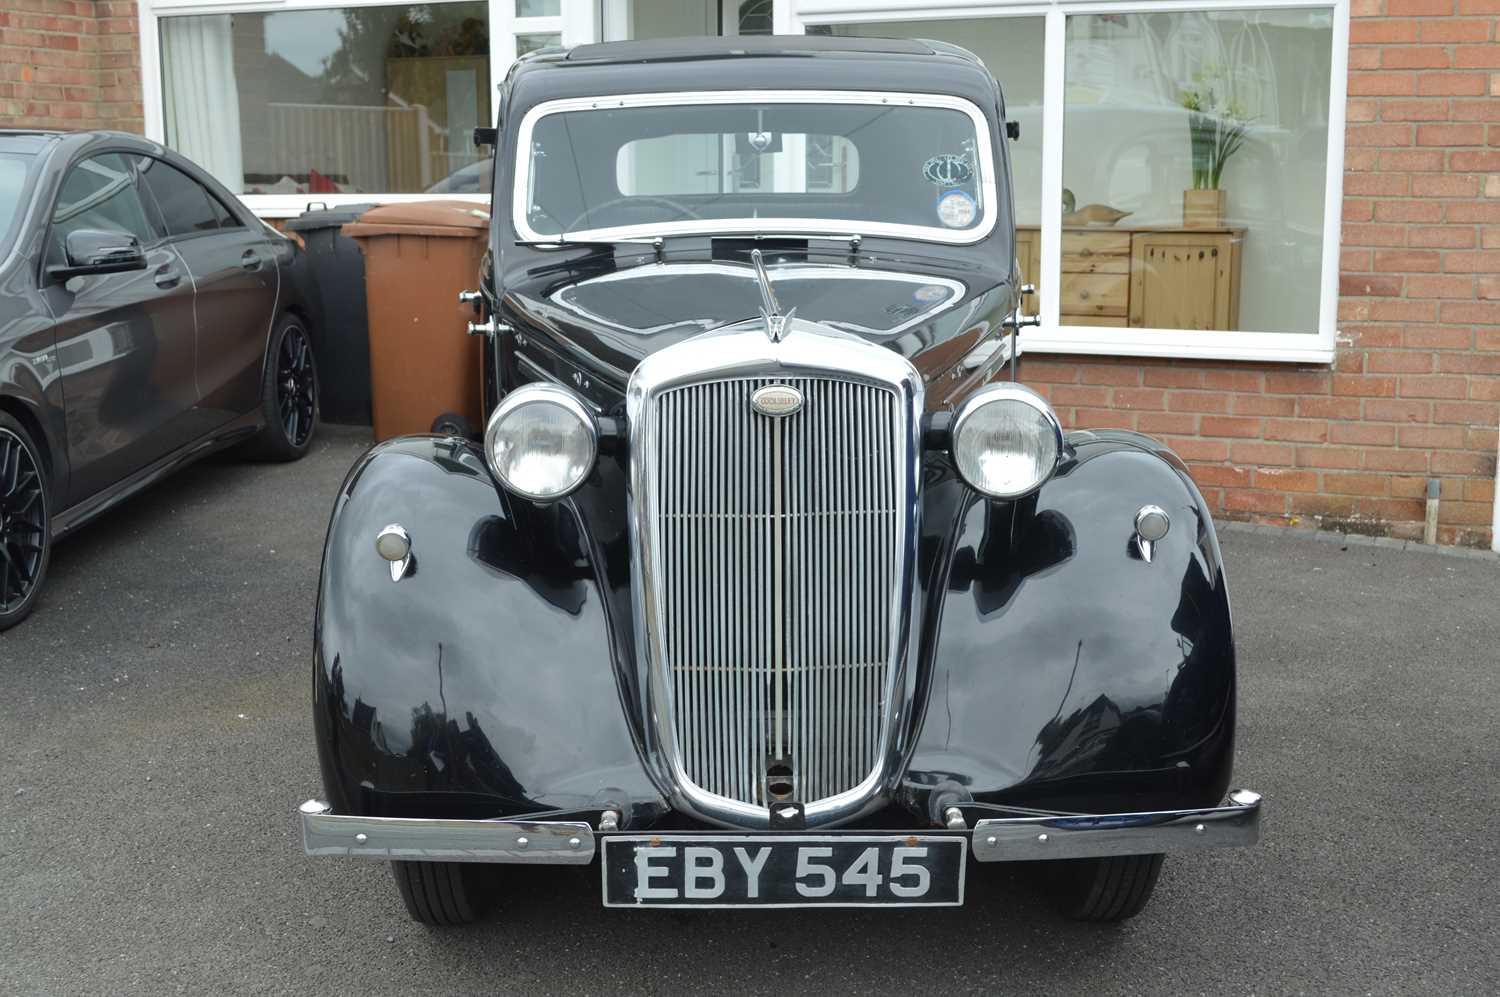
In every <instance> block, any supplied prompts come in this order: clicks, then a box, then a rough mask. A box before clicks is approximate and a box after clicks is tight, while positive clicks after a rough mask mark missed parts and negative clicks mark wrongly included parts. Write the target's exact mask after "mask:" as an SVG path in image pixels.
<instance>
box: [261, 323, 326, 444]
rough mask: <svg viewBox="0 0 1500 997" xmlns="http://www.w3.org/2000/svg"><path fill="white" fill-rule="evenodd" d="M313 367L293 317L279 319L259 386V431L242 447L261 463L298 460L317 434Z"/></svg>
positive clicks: (308, 344)
mask: <svg viewBox="0 0 1500 997" xmlns="http://www.w3.org/2000/svg"><path fill="white" fill-rule="evenodd" d="M318 399H319V388H318V365H317V361H316V360H315V359H314V358H313V350H312V337H311V335H309V334H308V331H307V327H306V326H304V325H303V324H302V320H301V319H299V318H297V316H295V315H284V316H282V319H281V321H280V322H277V323H276V328H275V329H273V330H272V331H271V348H270V351H269V359H268V360H267V362H266V378H265V384H264V385H263V386H262V387H261V419H262V420H263V422H264V425H263V426H262V427H261V431H260V433H259V435H257V436H256V437H255V438H254V439H253V440H251V441H250V443H249V444H248V445H247V447H246V450H247V451H248V453H249V454H250V456H252V457H257V458H259V459H261V460H277V461H292V460H300V459H301V458H302V457H303V456H304V455H305V454H306V453H307V451H308V448H309V447H311V446H312V438H313V433H314V432H315V431H316V430H317V428H318Z"/></svg>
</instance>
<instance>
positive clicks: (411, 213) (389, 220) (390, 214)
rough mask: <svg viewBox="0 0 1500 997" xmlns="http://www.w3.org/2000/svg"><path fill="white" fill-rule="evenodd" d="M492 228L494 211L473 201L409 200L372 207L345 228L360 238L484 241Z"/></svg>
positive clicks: (348, 234)
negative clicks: (447, 238)
mask: <svg viewBox="0 0 1500 997" xmlns="http://www.w3.org/2000/svg"><path fill="white" fill-rule="evenodd" d="M489 227H490V211H489V208H487V207H486V206H485V205H483V204H475V203H474V202H473V201H451V200H448V201H407V202H403V203H401V204H382V205H380V206H379V207H375V208H371V209H370V210H369V211H366V212H365V213H364V214H363V215H361V216H360V218H359V220H358V221H355V222H350V223H349V224H347V225H345V226H344V234H345V235H347V236H352V237H354V238H356V239H358V238H361V237H363V236H372V235H436V236H459V237H463V236H467V237H469V238H471V239H477V238H481V237H482V236H483V235H484V234H485V233H486V232H488V231H489Z"/></svg>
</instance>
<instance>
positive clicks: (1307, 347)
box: [1021, 326, 1336, 364]
mask: <svg viewBox="0 0 1500 997" xmlns="http://www.w3.org/2000/svg"><path fill="white" fill-rule="evenodd" d="M1021 348H1022V352H1023V354H1024V353H1055V354H1071V355H1075V356H1103V357H1158V358H1170V359H1175V360H1245V361H1251V362H1258V363H1291V364H1331V363H1333V359H1334V355H1335V353H1336V350H1335V348H1334V337H1333V334H1332V332H1330V333H1329V334H1327V335H1322V334H1313V333H1285V332H1194V331H1187V330H1174V329H1109V330H1101V329H1098V328H1092V327H1088V326H1056V327H1053V328H1050V329H1049V328H1047V327H1045V326H1043V327H1040V328H1034V329H1027V330H1025V331H1023V332H1022V333H1021Z"/></svg>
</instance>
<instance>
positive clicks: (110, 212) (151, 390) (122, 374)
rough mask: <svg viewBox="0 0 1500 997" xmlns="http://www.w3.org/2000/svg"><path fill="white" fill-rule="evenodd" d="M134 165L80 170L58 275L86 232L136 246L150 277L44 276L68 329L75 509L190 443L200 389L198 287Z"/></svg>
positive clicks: (60, 208) (66, 204)
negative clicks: (147, 200)
mask: <svg viewBox="0 0 1500 997" xmlns="http://www.w3.org/2000/svg"><path fill="white" fill-rule="evenodd" d="M137 183H138V181H137V177H136V175H135V171H134V170H133V169H132V167H131V166H130V164H129V162H128V161H127V160H126V158H125V157H124V156H121V155H119V154H115V153H107V154H104V155H98V156H92V157H90V158H88V159H85V160H82V161H80V162H78V163H75V164H74V165H73V166H72V167H70V169H69V172H68V175H67V176H66V177H65V178H64V180H63V183H62V187H61V188H60V190H59V192H58V196H57V202H56V204H55V205H54V206H53V211H52V223H51V226H50V229H49V231H48V235H47V239H48V242H47V265H48V266H52V265H59V264H62V263H64V262H66V255H65V252H64V241H65V239H66V238H67V234H68V233H69V232H72V231H75V230H77V229H106V230H113V231H120V232H126V233H128V234H130V235H133V236H135V237H136V238H137V239H139V240H140V241H141V244H142V245H143V246H144V247H146V269H144V270H136V271H130V272H127V273H117V274H102V275H95V276H86V277H73V278H70V279H68V280H66V281H60V280H53V279H50V278H48V277H46V276H45V274H44V275H43V278H42V279H43V281H44V282H45V286H44V288H43V294H44V296H45V297H46V299H47V303H48V305H49V307H50V308H51V310H52V314H53V316H54V318H55V319H56V323H57V324H56V337H57V361H58V367H59V370H60V373H61V378H62V389H63V402H64V407H65V410H66V412H67V435H68V462H69V465H70V468H71V476H70V480H69V485H68V489H67V500H66V501H65V502H63V503H60V504H61V505H64V506H65V505H72V504H74V503H77V502H79V501H82V500H83V499H85V498H87V497H89V496H90V495H93V494H95V493H97V492H99V491H101V490H103V489H105V488H107V487H109V486H110V485H112V484H114V483H116V482H118V481H120V480H121V479H123V478H125V477H127V476H128V475H130V474H131V473H133V472H134V471H137V470H139V469H140V468H143V467H145V466H147V465H149V464H150V463H152V462H153V461H155V460H157V459H159V458H161V457H163V456H165V455H166V454H168V453H170V452H171V451H173V450H175V449H177V448H178V447H180V446H182V445H184V444H186V443H187V442H189V441H190V440H191V439H192V438H193V436H194V432H193V409H194V406H196V404H197V402H198V391H197V385H196V379H195V365H196V362H197V361H196V356H195V335H194V320H193V282H192V279H191V278H190V277H189V276H188V273H187V270H186V268H185V267H184V266H183V263H182V260H181V258H180V257H179V256H178V255H177V253H176V251H175V250H173V249H172V247H171V246H170V245H168V244H167V243H166V242H165V241H164V240H163V239H162V237H161V233H160V232H158V231H157V229H156V228H155V226H154V225H153V224H152V223H151V222H150V220H149V217H150V216H149V215H148V213H147V211H146V208H145V205H144V203H143V202H142V200H141V194H140V190H139V188H138V186H137Z"/></svg>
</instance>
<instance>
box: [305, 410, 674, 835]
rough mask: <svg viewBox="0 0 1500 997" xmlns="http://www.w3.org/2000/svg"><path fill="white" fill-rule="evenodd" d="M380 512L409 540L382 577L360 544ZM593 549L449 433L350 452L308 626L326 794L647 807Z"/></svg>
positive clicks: (397, 810)
mask: <svg viewBox="0 0 1500 997" xmlns="http://www.w3.org/2000/svg"><path fill="white" fill-rule="evenodd" d="M608 472H609V468H608V467H606V466H604V465H601V470H600V472H599V473H608ZM391 523H398V524H400V525H401V526H402V527H404V528H405V529H406V531H407V532H408V533H409V534H410V536H411V540H412V550H411V553H412V563H411V566H410V568H409V569H408V571H407V574H406V576H405V577H403V578H402V579H401V580H400V581H397V582H392V580H391V576H390V571H389V566H388V562H386V561H384V560H382V559H381V557H380V556H379V555H378V554H377V553H376V551H375V537H376V534H377V533H378V532H379V531H380V530H381V529H382V528H383V527H384V526H386V525H387V524H391ZM596 561H597V558H596V556H595V552H594V549H593V548H592V547H591V544H590V541H589V538H588V536H587V535H586V533H585V531H584V529H583V527H582V525H581V518H580V516H579V514H578V511H577V508H576V506H575V503H574V502H573V501H572V500H568V501H563V502H559V503H556V504H553V505H550V506H545V507H539V506H536V505H533V504H531V503H529V502H523V501H519V500H516V499H514V498H512V497H511V496H509V495H507V494H506V493H504V492H503V491H502V490H500V489H499V488H497V487H496V485H495V483H494V480H493V479H492V478H491V476H490V474H489V472H488V470H487V469H486V467H485V464H484V460H483V457H482V456H481V453H480V451H479V450H478V449H477V448H476V447H474V446H472V445H470V444H469V443H467V442H464V441H460V440H454V439H440V438H436V437H405V438H400V439H396V440H392V441H389V442H387V443H383V444H380V445H379V446H376V447H375V448H373V449H372V450H371V451H370V452H369V453H367V454H366V455H365V456H364V457H363V458H361V459H360V461H359V462H358V463H357V464H356V465H355V467H354V468H353V470H352V471H350V473H349V476H348V478H347V479H346V480H345V482H344V485H343V487H342V488H341V490H340V492H339V496H338V499H337V502H336V505H335V508H334V512H333V519H332V522H331V524H330V526H329V530H328V539H327V544H326V548H325V552H324V556H323V571H322V579H321V582H320V586H319V595H318V611H317V625H316V634H315V642H314V643H315V664H314V673H313V679H314V719H315V727H316V732H317V741H318V755H319V761H320V764H321V767H322V773H323V782H324V788H325V790H326V791H327V793H328V796H329V798H330V800H331V802H332V803H333V804H334V806H335V808H336V809H338V810H339V812H341V813H351V814H361V815H368V816H422V817H444V816H454V817H486V816H509V815H516V814H522V813H530V812H536V811H540V810H550V809H558V810H570V809H588V808H591V807H594V808H597V807H600V806H603V805H604V804H606V803H607V804H609V805H611V806H613V807H615V808H619V809H622V810H623V811H624V812H625V813H627V814H630V813H632V812H635V813H638V814H641V815H642V816H644V815H645V812H654V811H659V810H662V809H664V808H665V804H664V803H663V802H662V799H661V796H660V794H659V793H658V792H657V790H656V788H655V786H654V785H653V784H652V783H651V781H650V778H649V777H648V776H647V774H646V772H645V769H644V768H643V767H642V766H641V764H640V761H639V758H640V756H639V753H638V749H637V746H636V742H635V740H634V738H633V736H632V732H631V729H630V726H629V724H628V723H627V720H626V715H627V714H626V711H625V709H624V708H623V706H622V693H621V687H620V684H619V682H618V681H617V678H616V670H615V668H614V667H613V666H612V660H613V659H612V654H611V648H612V647H613V646H614V644H615V643H616V641H617V638H616V637H615V636H614V634H613V631H612V626H611V614H612V612H613V611H612V610H611V608H610V606H609V603H608V601H607V600H606V599H604V598H601V595H600V593H601V587H600V586H601V576H600V574H599V573H598V572H596V570H595V568H596Z"/></svg>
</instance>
